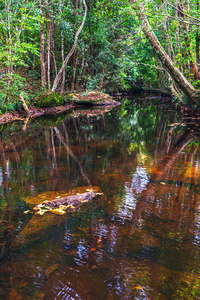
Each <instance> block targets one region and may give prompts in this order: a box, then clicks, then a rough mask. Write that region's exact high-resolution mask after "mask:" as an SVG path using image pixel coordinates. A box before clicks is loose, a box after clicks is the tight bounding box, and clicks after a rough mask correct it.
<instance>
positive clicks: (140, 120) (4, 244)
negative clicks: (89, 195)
mask: <svg viewBox="0 0 200 300" xmlns="http://www.w3.org/2000/svg"><path fill="white" fill-rule="evenodd" d="M169 110H170V108H169V107H166V106H162V105H161V104H160V103H156V105H154V104H152V103H149V102H147V101H145V100H144V99H143V100H142V101H141V100H140V101H139V102H137V101H135V100H134V101H133V100H129V99H127V100H125V101H124V102H123V103H122V105H121V106H120V107H117V108H114V109H113V110H112V111H110V112H106V114H104V113H103V112H97V111H95V112H93V113H90V114H88V113H89V112H88V111H87V114H84V113H82V112H81V111H79V112H78V113H77V112H75V113H73V112H71V113H70V114H66V115H60V116H57V117H54V119H52V118H42V119H35V120H29V121H28V123H27V124H26V128H24V124H23V123H13V124H10V125H7V126H4V128H3V130H2V132H1V137H0V195H1V202H0V212H1V214H0V225H1V227H0V250H1V252H0V253H1V268H0V298H1V299H84V300H85V299H199V298H200V271H199V267H200V250H199V249H200V248H199V246H200V204H199V197H200V166H199V158H200V153H199V129H198V125H199V124H196V123H194V122H191V121H190V123H188V122H187V123H186V122H185V120H183V119H180V116H179V115H178V113H176V112H175V111H172V112H169ZM22 127H23V129H25V130H22ZM85 186H86V187H85ZM80 187H82V188H80ZM87 187H88V188H91V187H99V189H100V191H102V192H103V195H102V196H99V197H96V198H95V199H94V201H91V202H89V203H85V204H84V205H82V206H81V207H80V208H79V210H77V211H75V212H73V213H69V214H67V215H64V216H59V215H54V214H51V213H46V214H44V215H43V216H38V215H35V213H34V211H33V207H34V206H35V205H36V204H38V201H40V200H41V201H42V202H43V201H44V200H49V199H50V197H55V198H58V197H61V196H63V195H65V194H67V193H72V194H73V193H76V192H78V191H79V192H81V191H83V189H84V191H85V189H87ZM24 212H25V213H24Z"/></svg>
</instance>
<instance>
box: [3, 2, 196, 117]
mask: <svg viewBox="0 0 200 300" xmlns="http://www.w3.org/2000/svg"><path fill="white" fill-rule="evenodd" d="M199 26H200V11H199V0H192V1H189V0H187V1H180V0H170V1H165V0H156V1H148V0H147V1H137V0H129V1H128V0H122V1H120V0H101V1H98V0H33V1H27V0H0V109H1V111H5V110H12V109H15V108H16V107H17V106H18V105H19V103H20V101H19V95H20V94H21V95H22V96H23V97H24V98H25V99H26V100H31V99H32V98H35V96H36V95H37V94H38V93H41V91H43V90H44V91H45V90H53V91H58V92H60V93H63V92H65V91H80V90H81V91H82V90H101V91H104V92H107V93H111V92H116V91H124V90H132V89H136V88H137V89H145V90H147V89H148V90H149V89H162V90H168V91H170V93H172V95H173V96H174V98H175V99H176V100H178V101H184V102H185V103H187V104H189V103H190V104H192V105H193V106H197V105H198V101H199V99H200V96H199V88H200V80H199V78H200V75H199V65H200V56H199V54H200V32H199Z"/></svg>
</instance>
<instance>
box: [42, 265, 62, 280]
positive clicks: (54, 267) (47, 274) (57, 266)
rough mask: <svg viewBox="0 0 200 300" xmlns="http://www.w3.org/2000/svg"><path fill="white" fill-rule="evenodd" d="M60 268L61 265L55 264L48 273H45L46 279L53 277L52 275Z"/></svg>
mask: <svg viewBox="0 0 200 300" xmlns="http://www.w3.org/2000/svg"><path fill="white" fill-rule="evenodd" d="M58 268H60V265H59V264H55V265H53V266H51V267H49V268H48V269H47V270H46V271H45V274H46V277H47V278H49V276H50V275H51V273H53V272H54V271H55V270H56V269H58Z"/></svg>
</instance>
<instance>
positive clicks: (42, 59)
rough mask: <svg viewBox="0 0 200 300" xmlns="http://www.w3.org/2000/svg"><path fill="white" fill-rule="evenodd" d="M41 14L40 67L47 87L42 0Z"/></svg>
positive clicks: (43, 82) (43, 81) (42, 79)
mask: <svg viewBox="0 0 200 300" xmlns="http://www.w3.org/2000/svg"><path fill="white" fill-rule="evenodd" d="M40 14H41V19H42V22H41V24H40V68H41V85H42V87H46V83H47V81H46V67H45V36H44V9H43V4H42V1H40Z"/></svg>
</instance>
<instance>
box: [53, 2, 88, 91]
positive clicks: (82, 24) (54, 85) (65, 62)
mask: <svg viewBox="0 0 200 300" xmlns="http://www.w3.org/2000/svg"><path fill="white" fill-rule="evenodd" d="M83 4H84V8H85V12H84V17H83V21H82V23H81V25H80V27H79V29H78V31H77V32H76V35H75V38H74V44H73V46H72V48H71V50H70V52H69V53H68V55H67V57H66V58H65V60H64V63H63V64H62V67H61V69H60V71H59V72H58V75H57V76H56V78H55V80H54V83H53V87H52V91H53V92H55V90H56V89H57V87H58V84H59V82H60V80H61V78H62V74H63V72H64V70H65V68H66V65H67V64H68V61H69V59H70V57H71V56H72V54H73V53H74V51H75V49H76V45H77V43H78V37H79V34H80V33H81V30H82V29H83V26H84V24H85V20H86V16H87V5H86V3H85V0H83Z"/></svg>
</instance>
